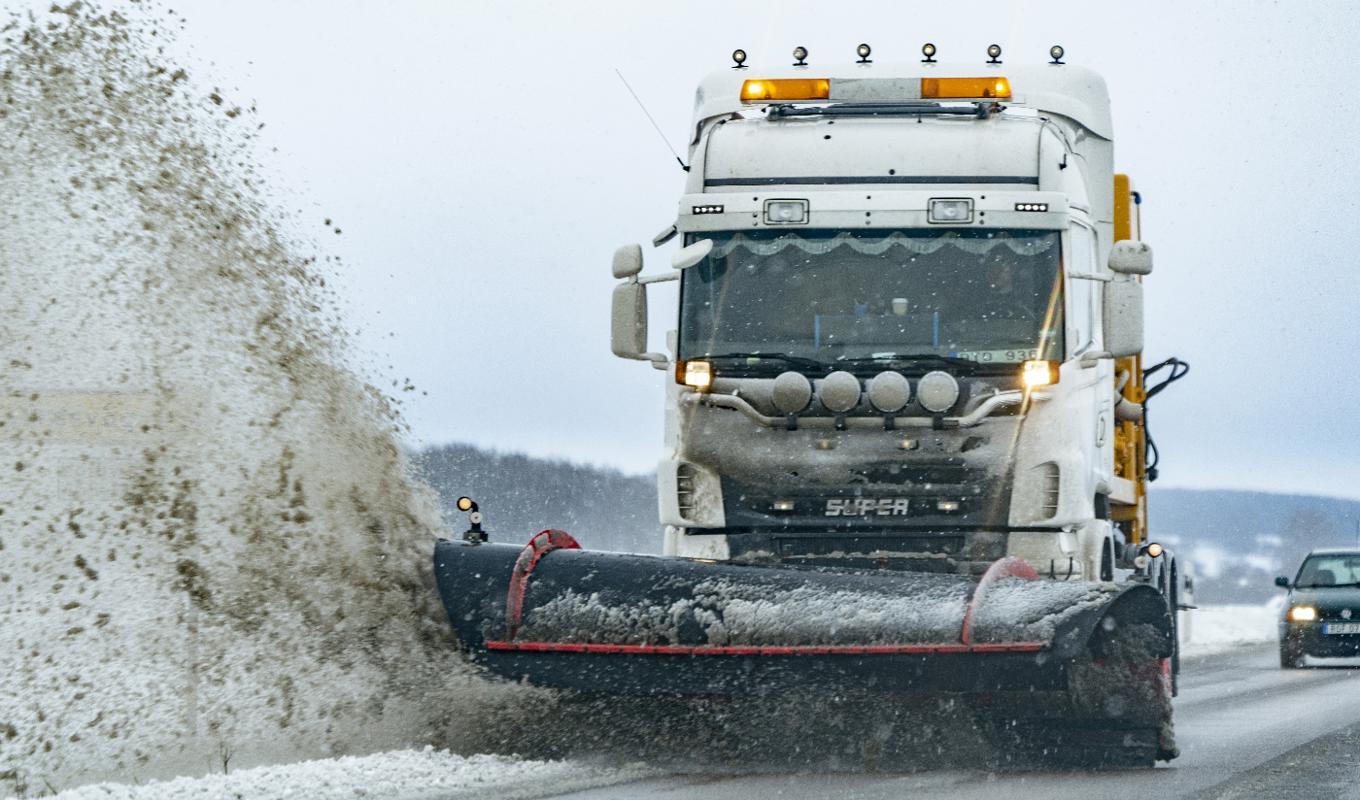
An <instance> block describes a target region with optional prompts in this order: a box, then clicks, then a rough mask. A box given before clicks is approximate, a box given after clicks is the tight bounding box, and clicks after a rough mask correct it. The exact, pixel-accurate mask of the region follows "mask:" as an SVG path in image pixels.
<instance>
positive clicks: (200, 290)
mask: <svg viewBox="0 0 1360 800" xmlns="http://www.w3.org/2000/svg"><path fill="white" fill-rule="evenodd" d="M125 14H126V16H125ZM156 16H157V15H156V14H147V13H146V11H145V10H144V9H136V8H135V7H134V8H133V9H132V10H125V11H123V12H122V13H120V12H116V11H108V12H104V11H101V10H99V9H95V8H91V7H90V6H85V5H82V4H81V3H74V4H72V5H71V6H70V7H68V8H65V9H62V8H58V7H54V8H53V9H52V11H51V12H50V13H49V14H47V15H42V16H39V17H36V18H32V17H29V18H17V17H16V18H14V19H11V20H10V21H9V24H8V26H7V27H5V28H4V33H3V41H2V42H0V47H2V48H3V51H2V52H0V62H3V65H4V71H3V73H0V89H3V96H4V103H3V105H0V136H2V137H3V139H4V141H5V142H6V145H7V147H6V153H5V156H4V157H3V158H2V159H0V194H2V195H3V197H4V201H5V202H4V204H3V208H4V211H3V215H2V216H0V220H3V222H2V223H0V224H3V231H2V232H0V265H3V266H2V267H0V269H2V270H3V272H2V273H0V274H3V285H4V291H3V293H0V303H2V304H3V309H2V310H0V370H3V374H4V376H5V379H4V382H3V397H0V470H3V471H4V473H5V475H6V477H5V478H4V480H2V481H0V620H2V621H3V624H2V625H0V631H3V636H4V641H3V646H0V793H4V792H5V790H8V791H14V792H19V793H25V792H31V791H39V790H43V789H46V788H51V787H56V788H60V787H62V786H67V785H72V784H74V783H79V782H83V781H89V780H97V779H102V778H111V777H118V778H120V779H123V780H128V779H138V780H143V779H147V778H151V777H157V776H163V775H168V774H177V773H184V772H201V771H202V770H203V769H205V768H206V767H207V766H208V765H209V764H212V763H221V762H223V761H226V760H230V759H233V758H234V759H236V760H235V762H234V763H235V764H243V763H244V764H249V763H251V762H252V761H253V762H256V763H258V762H260V761H277V760H280V759H284V758H291V757H307V756H318V755H323V754H331V753H353V752H371V751H373V750H375V749H380V748H384V747H394V746H401V745H407V744H411V743H418V742H421V743H423V742H429V741H449V739H448V738H447V737H448V736H452V737H453V738H454V739H456V738H457V737H460V736H463V737H466V736H471V735H474V733H475V722H472V721H469V717H468V716H467V715H471V714H472V713H473V712H472V710H471V700H469V699H467V698H468V696H469V694H470V693H471V689H472V687H474V686H475V685H476V684H475V679H473V678H472V677H471V676H469V675H468V674H467V673H466V670H465V669H464V668H463V666H462V662H461V660H460V659H459V658H458V657H457V655H456V654H455V653H454V652H453V648H452V647H451V645H450V643H449V641H448V639H447V636H446V632H445V631H446V627H447V623H446V621H445V620H444V618H443V612H442V610H441V609H440V608H439V607H438V606H437V601H436V600H435V592H434V591H433V589H432V580H431V578H430V575H429V565H428V560H429V553H430V549H431V539H432V536H433V535H434V534H435V533H436V531H437V526H438V520H439V513H438V510H437V507H436V503H435V501H434V500H433V499H432V498H431V497H429V496H427V492H426V490H424V489H422V487H420V486H419V485H417V484H416V483H414V482H413V481H412V480H411V479H409V478H408V477H407V472H406V469H405V464H404V461H403V457H402V454H401V451H400V449H399V447H398V444H397V439H396V437H395V432H396V429H397V427H398V420H397V418H396V415H395V413H394V412H393V410H392V406H391V403H390V401H389V399H388V398H384V397H383V396H382V395H381V394H380V393H378V392H377V391H376V390H373V389H371V388H369V387H366V386H365V385H364V383H363V382H362V381H361V380H359V379H357V378H356V377H355V376H354V375H353V374H352V373H351V372H350V371H348V370H347V369H346V368H345V367H344V366H343V365H344V363H345V356H346V353H345V350H344V341H345V335H344V330H343V328H342V327H341V324H340V322H339V321H338V319H337V318H336V316H335V314H334V312H333V311H332V310H331V309H333V307H334V306H333V301H332V298H331V297H330V296H329V295H328V290H327V288H326V281H325V274H324V270H323V269H321V268H319V265H318V263H317V261H316V259H315V257H313V256H312V255H311V254H310V253H309V252H308V250H307V248H305V247H303V246H302V245H300V244H298V243H297V242H294V241H291V240H290V239H289V238H288V237H287V236H286V235H285V234H284V233H282V231H283V230H284V227H285V226H284V225H283V220H281V219H280V218H279V217H278V216H277V215H276V214H274V213H273V212H272V211H271V210H270V204H269V199H270V198H269V196H268V194H267V193H266V191H265V190H264V189H263V188H262V187H263V184H264V181H263V180H262V179H261V177H260V176H259V175H258V174H256V173H255V171H254V170H253V169H252V166H251V165H252V164H253V163H255V162H254V161H253V159H252V156H251V147H252V142H253V132H254V131H255V130H256V129H257V125H258V123H257V122H256V121H255V120H253V119H252V113H253V112H252V110H251V109H249V108H242V107H241V106H240V105H239V104H237V103H234V102H232V101H231V100H229V99H225V98H223V97H222V96H221V94H220V93H219V92H218V91H215V90H214V91H210V92H209V91H206V90H200V89H198V88H196V87H195V86H194V83H193V81H192V80H191V79H190V77H189V76H188V75H186V73H185V72H184V71H183V70H182V69H178V68H176V66H175V65H173V64H169V63H165V62H163V61H162V58H161V56H160V55H158V53H159V52H160V49H159V46H158V43H163V42H164V41H165V40H166V38H167V36H169V35H170V31H169V30H168V27H173V26H167V25H165V24H162V23H161V22H159V21H157V20H156V19H155V17H156ZM161 16H162V17H165V16H166V15H161ZM171 19H173V18H172V17H171ZM460 693H461V696H462V698H463V699H462V700H459V697H460ZM460 704H461V705H460ZM460 711H461V714H462V716H459V714H460ZM460 720H461V721H462V722H463V724H462V727H461V728H460V727H459V726H458V725H457V724H456V723H459V722H460ZM451 722H452V723H455V725H454V726H453V727H452V729H450V726H449V724H450V723H451ZM441 737H445V738H442V739H441Z"/></svg>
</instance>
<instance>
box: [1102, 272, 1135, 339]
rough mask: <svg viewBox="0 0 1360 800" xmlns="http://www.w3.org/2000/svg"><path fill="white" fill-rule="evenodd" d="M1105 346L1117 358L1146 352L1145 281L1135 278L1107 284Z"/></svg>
mask: <svg viewBox="0 0 1360 800" xmlns="http://www.w3.org/2000/svg"><path fill="white" fill-rule="evenodd" d="M1105 349H1106V350H1107V351H1108V352H1109V353H1110V355H1111V356H1113V357H1115V358H1125V357H1127V356H1136V355H1138V354H1139V353H1141V352H1143V284H1141V283H1139V282H1138V281H1136V280H1134V279H1132V278H1124V279H1122V280H1121V279H1119V278H1116V279H1115V280H1112V281H1110V282H1109V283H1107V284H1105Z"/></svg>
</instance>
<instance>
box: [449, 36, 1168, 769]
mask: <svg viewBox="0 0 1360 800" xmlns="http://www.w3.org/2000/svg"><path fill="white" fill-rule="evenodd" d="M1000 50H1001V48H999V47H997V46H996V45H993V46H992V47H990V48H989V49H988V56H989V58H988V59H987V60H985V61H984V60H983V59H982V58H980V57H979V58H978V59H977V62H976V63H970V64H948V63H940V62H937V61H936V60H935V59H934V58H933V56H934V47H933V46H932V45H927V46H926V47H925V48H924V49H923V51H922V52H923V54H924V55H925V59H924V60H922V61H921V62H919V63H917V62H915V61H912V62H910V63H905V64H890V63H879V62H878V61H876V60H874V59H873V58H871V57H870V55H871V50H870V48H869V47H868V46H867V45H860V47H859V48H858V56H859V60H858V61H853V60H850V59H847V62H846V63H844V64H842V65H839V66H828V67H824V66H819V65H813V64H809V63H808V62H807V60H806V51H805V50H803V49H802V48H799V49H798V50H797V51H795V53H794V56H795V59H796V62H795V63H794V64H793V65H791V66H788V67H778V68H771V69H756V68H755V67H752V66H749V65H747V64H746V63H745V61H746V54H745V53H744V52H742V51H736V52H735V53H734V54H733V60H734V61H735V66H733V67H730V68H723V69H720V70H718V71H716V72H714V73H712V74H711V75H709V76H708V77H707V78H706V79H705V80H704V81H703V83H702V84H701V85H700V87H699V90H698V93H697V96H696V102H695V109H694V117H693V121H692V123H691V125H690V126H689V128H688V139H689V141H688V154H689V163H688V166H687V167H686V170H687V175H686V186H685V193H684V195H683V196H682V197H681V198H680V202H679V210H678V215H677V217H676V219H675V221H674V223H673V224H671V225H668V226H667V227H666V228H665V230H663V231H662V232H661V233H660V234H659V235H657V236H656V237H655V238H654V239H653V244H654V245H655V246H657V247H660V246H662V245H664V244H666V243H667V242H668V241H670V240H672V239H674V238H677V237H678V238H679V239H680V241H679V242H678V243H677V244H678V245H679V246H678V248H676V249H675V250H674V253H673V256H672V258H671V259H670V264H669V267H670V268H669V269H667V270H664V271H661V272H658V273H656V274H643V251H642V248H641V246H640V245H627V246H624V247H622V248H620V249H619V250H618V251H617V252H616V253H615V254H614V258H613V264H612V271H613V276H614V278H615V279H617V280H618V281H619V283H618V284H617V286H616V288H615V289H614V295H613V314H612V347H613V352H614V354H615V355H617V356H620V357H622V358H628V359H636V360H640V361H646V362H650V363H651V364H652V366H654V367H655V368H657V369H660V370H664V371H666V372H667V373H668V378H667V381H666V384H667V385H666V415H665V419H666V429H665V455H664V459H663V460H662V461H661V462H660V465H659V469H658V487H659V495H660V517H661V523H662V525H663V526H664V537H665V539H664V555H663V556H647V555H634V554H623V553H608V552H591V551H588V550H584V549H581V548H580V547H579V546H578V545H577V543H576V541H575V540H574V539H573V538H572V537H571V536H570V535H569V534H568V533H566V532H563V531H558V530H545V531H542V532H540V533H538V534H536V535H533V536H532V538H530V539H529V541H528V543H527V544H524V543H523V539H522V538H519V541H516V542H513V543H489V542H487V541H486V539H487V535H486V533H485V532H483V530H482V527H481V521H482V516H481V511H480V509H479V508H478V505H477V503H476V502H475V501H474V500H473V499H472V498H466V497H465V498H461V499H460V500H459V501H458V507H459V509H460V510H462V511H465V512H468V513H469V514H470V517H471V521H472V525H471V527H470V529H469V530H468V532H467V533H466V534H464V536H463V538H462V540H461V541H452V540H440V541H439V542H438V543H437V545H436V551H435V557H434V558H435V571H436V577H437V581H438V586H439V591H440V593H441V595H442V598H443V602H444V604H445V607H446V608H447V611H448V614H449V618H450V620H451V622H452V625H453V628H454V629H455V632H456V634H457V637H458V639H459V641H460V642H461V644H462V646H463V647H464V649H465V650H466V652H467V653H468V654H469V655H470V657H471V658H472V659H473V660H474V661H476V662H477V663H479V664H481V665H483V666H484V667H485V668H486V669H487V670H489V671H490V672H491V673H494V674H496V675H499V676H504V677H505V678H508V679H511V680H516V681H527V682H529V683H531V684H537V685H541V686H548V687H558V688H564V689H577V690H588V691H592V692H600V691H604V692H613V693H619V694H638V695H646V694H677V695H693V696H706V697H712V696H722V695H741V694H749V693H752V692H758V691H764V692H769V691H771V690H772V689H773V690H776V691H795V690H806V691H813V692H815V691H819V690H826V689H827V688H828V687H844V686H855V687H858V688H861V689H865V690H869V691H874V692H881V693H882V695H883V697H885V698H903V697H921V696H923V695H924V696H936V697H950V698H957V699H958V701H959V702H960V706H959V707H960V708H969V709H973V711H974V712H975V713H977V714H979V715H981V716H982V717H987V718H989V719H991V720H992V722H993V723H995V724H997V725H998V726H1000V727H1004V728H1008V729H1013V730H1016V731H1024V732H1025V733H1024V740H1025V741H1027V742H1030V743H1038V746H1039V747H1040V748H1041V749H1042V751H1043V752H1046V753H1053V754H1058V755H1064V754H1065V755H1067V756H1071V755H1072V754H1074V753H1080V754H1081V758H1083V759H1087V760H1089V761H1094V762H1098V763H1101V764H1119V765H1130V764H1137V765H1152V764H1153V763H1154V762H1155V761H1156V760H1170V759H1172V758H1174V757H1175V756H1176V753H1177V750H1176V746H1175V742H1174V736H1173V731H1172V724H1171V712H1172V699H1171V698H1172V695H1173V693H1174V685H1175V673H1176V671H1177V670H1178V667H1179V664H1178V658H1177V633H1176V624H1177V623H1176V620H1177V612H1178V607H1179V599H1178V596H1177V587H1178V582H1179V579H1178V575H1177V565H1176V560H1175V558H1174V555H1173V554H1172V553H1171V552H1170V551H1169V550H1168V549H1167V548H1165V547H1163V546H1162V545H1160V544H1158V543H1156V542H1154V541H1153V540H1152V539H1151V538H1150V537H1149V531H1148V516H1147V492H1146V489H1147V483H1148V481H1149V480H1150V479H1152V478H1154V477H1155V476H1156V448H1155V445H1153V444H1152V443H1151V440H1150V438H1149V436H1148V429H1147V410H1146V404H1147V400H1148V399H1149V397H1151V396H1152V395H1154V394H1156V393H1157V392H1158V391H1160V390H1161V389H1162V388H1165V386H1166V385H1168V384H1169V383H1170V382H1171V381H1173V380H1175V379H1176V378H1179V377H1180V376H1181V375H1183V374H1184V373H1185V371H1186V370H1187V369H1188V367H1187V366H1186V365H1185V364H1184V363H1183V362H1181V361H1179V360H1176V359H1168V360H1167V361H1164V362H1162V363H1160V364H1157V365H1155V366H1152V367H1145V366H1144V363H1143V358H1142V350H1143V279H1144V277H1145V276H1147V275H1148V274H1149V273H1150V272H1151V270H1152V251H1151V249H1150V248H1149V247H1148V245H1146V244H1145V243H1143V242H1142V241H1141V238H1140V232H1139V227H1140V226H1139V222H1140V220H1139V207H1140V203H1141V197H1140V196H1139V194H1138V193H1137V192H1136V191H1135V190H1134V188H1133V185H1132V183H1131V181H1130V179H1129V178H1128V177H1127V176H1126V175H1123V174H1116V173H1115V171H1114V148H1113V130H1112V127H1111V116H1110V104H1109V98H1108V96H1107V92H1106V87H1105V82H1104V80H1103V79H1102V78H1101V77H1100V76H1099V75H1097V74H1096V73H1094V72H1092V71H1090V70H1088V69H1084V68H1081V67H1079V66H1074V65H1070V64H1067V63H1065V62H1064V61H1063V58H1062V56H1063V53H1062V49H1061V48H1060V47H1056V46H1055V47H1054V48H1053V49H1052V50H1051V51H1050V56H1051V63H1043V62H1042V61H1040V62H1039V63H1037V64H1032V65H1028V66H1013V65H1011V64H1008V63H1005V62H1003V61H1002V60H1001V58H1000V55H1001V53H1000ZM682 165H683V162H682ZM662 281H678V282H679V291H678V298H679V308H678V309H677V310H676V317H674V318H672V319H675V320H676V322H675V324H673V325H669V326H667V327H668V328H672V329H671V330H670V331H669V333H668V334H667V349H668V350H669V351H670V352H669V353H660V352H651V351H649V349H648V304H647V296H646V295H647V287H648V286H649V285H650V284H653V283H657V282H662ZM1158 376H1160V380H1159V379H1158ZM1154 382H1155V385H1154ZM525 533H528V532H525ZM517 538H518V537H517ZM1012 700H1013V701H1015V702H1011V701H1012Z"/></svg>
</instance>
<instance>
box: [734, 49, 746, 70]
mask: <svg viewBox="0 0 1360 800" xmlns="http://www.w3.org/2000/svg"><path fill="white" fill-rule="evenodd" d="M732 60H733V61H735V62H737V65H736V66H735V67H733V68H732V69H746V51H745V50H740V49H738V50H733V51H732Z"/></svg>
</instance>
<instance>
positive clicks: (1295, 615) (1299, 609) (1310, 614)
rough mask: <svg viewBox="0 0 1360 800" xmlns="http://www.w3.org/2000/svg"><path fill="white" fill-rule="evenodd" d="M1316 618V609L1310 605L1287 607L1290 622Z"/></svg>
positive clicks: (1307, 620) (1309, 620)
mask: <svg viewBox="0 0 1360 800" xmlns="http://www.w3.org/2000/svg"><path fill="white" fill-rule="evenodd" d="M1315 619H1317V609H1316V608H1313V607H1312V606H1294V607H1293V608H1291V609H1289V621H1290V622H1312V621H1313V620H1315Z"/></svg>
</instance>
